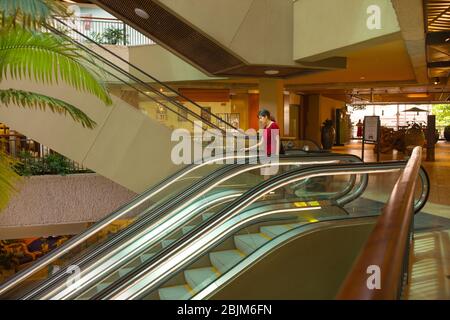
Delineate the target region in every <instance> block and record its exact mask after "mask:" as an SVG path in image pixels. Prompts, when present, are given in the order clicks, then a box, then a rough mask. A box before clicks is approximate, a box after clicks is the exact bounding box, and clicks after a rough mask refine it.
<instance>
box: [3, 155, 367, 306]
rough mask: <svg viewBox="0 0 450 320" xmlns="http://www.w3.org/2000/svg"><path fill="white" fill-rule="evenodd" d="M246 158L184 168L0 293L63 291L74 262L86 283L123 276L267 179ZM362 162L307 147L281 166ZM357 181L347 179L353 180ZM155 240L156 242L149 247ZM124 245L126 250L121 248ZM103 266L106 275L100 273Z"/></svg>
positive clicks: (6, 295) (23, 273)
mask: <svg viewBox="0 0 450 320" xmlns="http://www.w3.org/2000/svg"><path fill="white" fill-rule="evenodd" d="M236 157H237V156H230V158H232V159H233V161H234V162H238V161H237V159H236ZM241 160H242V159H241ZM244 160H246V162H247V164H246V163H245V161H244V163H242V164H231V165H225V164H222V165H218V164H214V163H213V162H214V161H216V160H213V161H211V163H208V162H206V163H205V164H200V165H192V166H189V167H186V168H184V169H182V170H181V171H180V172H178V173H177V174H175V175H173V176H172V177H170V178H167V179H165V180H164V181H162V182H161V183H160V184H158V185H156V186H155V187H153V188H150V189H149V190H148V191H147V192H145V193H143V194H142V195H140V196H138V197H137V198H136V199H134V200H133V201H132V202H131V203H129V204H127V205H125V206H124V207H122V208H120V209H118V210H117V211H116V212H114V213H113V214H111V215H110V216H108V217H107V218H105V219H103V220H102V221H99V222H98V223H96V224H95V225H94V226H92V227H91V228H90V229H88V230H87V231H86V232H84V233H83V234H81V235H79V236H76V237H74V238H73V239H71V240H70V241H68V242H67V243H66V244H65V245H64V246H62V247H60V248H58V249H57V250H55V251H53V252H51V253H50V254H48V255H47V256H45V257H43V258H42V259H40V260H38V261H37V262H36V263H35V264H34V265H32V266H31V267H30V268H28V269H25V270H23V271H21V272H19V273H18V274H17V275H16V276H15V277H14V278H13V279H10V280H9V281H7V282H6V283H4V284H3V285H2V286H1V287H0V297H1V298H3V299H7V298H18V297H21V296H23V295H24V294H25V293H26V292H27V291H30V289H31V288H36V289H35V290H32V293H30V295H27V296H29V297H35V296H37V295H38V294H39V295H42V294H44V292H46V291H49V290H50V291H52V292H54V290H55V288H59V289H58V290H61V284H62V286H65V283H66V282H65V281H66V280H67V278H68V277H69V276H70V274H67V273H66V272H67V270H68V269H70V266H77V267H78V268H81V269H82V273H83V275H86V277H84V276H83V277H82V279H84V280H85V279H88V278H89V276H91V275H92V274H94V275H95V277H91V278H89V281H88V282H86V284H85V285H86V286H88V285H92V283H93V282H95V281H96V282H101V281H103V282H102V283H108V282H109V281H108V280H109V279H108V278H107V277H106V276H107V275H108V272H110V273H115V274H119V275H124V274H125V273H126V272H127V271H131V270H130V269H129V265H133V264H134V265H135V264H136V261H131V262H130V261H129V260H130V259H132V258H133V257H134V258H135V260H139V259H141V262H144V260H146V259H148V258H150V257H151V253H152V252H151V251H152V250H154V251H158V249H164V247H165V246H166V245H168V244H170V242H171V241H173V240H174V239H176V238H177V237H180V236H182V235H183V234H184V233H187V232H189V230H191V229H192V227H193V226H194V225H195V224H194V225H192V222H193V221H194V220H195V219H197V222H200V221H199V220H198V218H199V217H200V215H202V214H203V211H204V210H210V211H211V210H219V209H220V208H222V207H223V206H224V205H225V204H226V203H227V201H231V200H233V199H236V198H237V197H238V196H240V195H241V194H242V193H244V192H245V191H248V190H249V189H250V188H251V187H252V186H255V185H257V184H259V183H260V182H261V181H263V179H264V176H261V173H260V169H261V167H263V166H264V165H261V164H258V163H256V164H249V162H252V161H251V160H252V158H248V157H247V158H244ZM360 161H361V160H360V159H359V158H358V157H355V156H351V155H338V154H324V153H307V152H304V153H300V154H297V155H291V156H289V155H288V156H285V157H282V158H281V159H280V164H279V167H280V173H282V172H286V171H289V170H291V169H292V168H298V167H304V166H307V165H314V164H330V163H348V162H353V163H357V162H360ZM354 183H355V182H354V181H349V184H351V185H353V184H354ZM347 189H348V188H347ZM341 193H342V192H341ZM333 196H334V197H336V196H337V195H336V194H335V193H330V194H329V195H327V197H329V198H332V197H333ZM206 216H207V215H205V216H204V217H206ZM200 220H201V219H200ZM118 222H120V229H119V230H118V232H117V233H116V234H113V233H112V234H109V235H107V236H104V235H102V234H105V230H107V229H108V228H109V227H110V226H111V225H112V224H114V223H118ZM169 233H170V234H169ZM151 245H153V247H151V248H149V246H151ZM163 246H164V247H163ZM122 248H126V250H128V251H123V250H121V249H122ZM133 248H134V249H135V252H133V254H130V252H129V251H130V250H133ZM149 251H150V252H149ZM102 255H103V256H102ZM120 255H121V256H120ZM118 257H121V259H118ZM105 262H108V263H105ZM127 263H128V264H127ZM99 268H100V269H99ZM58 270H60V271H59V272H58ZM99 270H101V271H102V274H97V273H98V271H99ZM105 270H106V271H107V272H106V271H105ZM53 273H55V274H53ZM102 283H99V284H100V286H99V287H98V288H96V290H97V289H99V288H100V289H102V286H101V284H102ZM93 293H94V294H96V292H93Z"/></svg>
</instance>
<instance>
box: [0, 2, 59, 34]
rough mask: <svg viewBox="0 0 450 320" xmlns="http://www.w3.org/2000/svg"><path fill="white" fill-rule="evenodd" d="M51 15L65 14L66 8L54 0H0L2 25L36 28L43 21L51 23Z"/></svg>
mask: <svg viewBox="0 0 450 320" xmlns="http://www.w3.org/2000/svg"><path fill="white" fill-rule="evenodd" d="M52 15H58V16H67V15H68V12H67V8H66V7H65V6H64V5H63V4H62V3H61V2H59V1H55V0H0V17H1V24H2V26H3V27H10V26H13V27H14V26H17V25H19V26H22V27H24V28H32V29H37V28H39V27H40V26H41V25H42V24H43V23H51V19H52Z"/></svg>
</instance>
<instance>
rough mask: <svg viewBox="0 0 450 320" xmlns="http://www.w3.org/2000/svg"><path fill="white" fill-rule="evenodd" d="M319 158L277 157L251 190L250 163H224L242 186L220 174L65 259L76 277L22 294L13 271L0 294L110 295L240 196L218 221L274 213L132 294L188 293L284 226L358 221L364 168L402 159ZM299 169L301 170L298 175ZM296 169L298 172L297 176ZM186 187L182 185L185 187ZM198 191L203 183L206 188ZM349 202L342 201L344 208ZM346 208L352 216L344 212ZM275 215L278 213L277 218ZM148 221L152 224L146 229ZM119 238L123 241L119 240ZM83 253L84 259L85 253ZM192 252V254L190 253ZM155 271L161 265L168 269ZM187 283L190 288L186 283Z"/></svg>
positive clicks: (62, 276) (61, 277) (425, 185)
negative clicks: (187, 199) (273, 171)
mask: <svg viewBox="0 0 450 320" xmlns="http://www.w3.org/2000/svg"><path fill="white" fill-rule="evenodd" d="M324 156H325V155H323V154H320V155H315V156H311V155H309V156H308V157H305V156H304V159H303V161H302V160H300V159H297V160H296V161H293V159H292V158H291V159H289V158H287V159H283V160H282V161H285V164H286V169H287V170H286V171H285V173H281V174H279V175H277V176H276V177H274V178H271V179H270V180H267V181H265V180H264V181H263V180H262V179H260V180H257V181H255V182H254V183H253V186H254V187H253V188H251V186H252V185H251V184H249V185H247V183H248V178H249V176H250V175H251V172H252V169H249V168H247V171H244V173H242V172H241V173H240V174H238V175H236V172H239V171H240V170H241V171H242V168H241V169H237V171H235V169H231V170H230V171H228V173H227V174H226V175H228V176H233V175H235V176H236V177H240V179H244V180H246V184H245V186H246V187H245V188H244V189H240V190H239V188H238V189H235V188H236V183H235V182H234V181H233V180H232V178H231V180H230V179H226V180H228V182H227V183H229V185H227V184H222V185H220V183H219V184H217V185H216V188H210V189H209V191H210V192H209V193H208V192H207V193H206V194H205V197H203V195H201V196H200V197H199V196H198V194H197V197H195V195H194V198H195V199H196V201H193V202H191V203H192V204H194V203H198V204H199V205H193V206H191V207H189V204H190V203H188V204H187V205H185V206H181V207H179V208H178V210H176V208H175V210H174V211H173V212H174V214H169V213H166V214H165V218H167V219H162V220H161V219H160V220H153V221H151V220H150V221H151V222H149V221H148V220H146V219H140V220H137V222H136V223H134V224H133V225H130V228H127V229H125V230H124V231H125V232H121V233H119V234H117V235H116V236H115V237H113V238H112V241H109V242H110V243H109V244H108V243H107V242H106V243H104V244H106V246H103V254H102V250H100V249H101V248H102V247H101V246H100V248H99V247H98V246H97V247H94V248H91V250H88V252H87V253H86V252H84V259H83V258H82V259H79V260H78V261H77V260H76V259H75V260H71V262H70V265H78V266H82V275H81V277H80V278H79V279H77V281H76V283H74V284H73V285H69V284H67V278H69V276H68V275H67V274H66V273H65V272H60V273H57V274H55V275H54V276H53V277H49V280H46V279H45V280H46V281H43V282H42V283H40V284H39V285H36V283H34V289H33V290H31V291H29V292H28V293H26V294H25V295H24V292H26V291H27V290H29V289H30V288H29V287H28V288H26V287H25V288H24V287H23V283H24V279H26V277H23V276H22V277H20V276H19V278H18V279H15V280H14V279H13V281H12V282H11V284H10V288H9V290H5V286H2V287H1V288H0V290H1V292H2V293H3V292H5V294H2V298H12V297H16V298H17V297H22V298H24V299H89V298H91V299H92V298H93V299H99V298H102V297H108V298H113V297H116V295H111V294H112V292H117V290H118V289H117V288H118V287H119V288H120V287H121V286H124V285H125V284H127V283H129V282H130V281H131V280H130V279H133V278H134V277H136V275H137V274H143V273H142V272H143V271H142V270H145V268H147V267H149V266H154V265H156V264H157V263H158V261H165V260H166V259H167V258H164V259H163V258H162V257H164V256H165V255H166V254H167V253H169V252H171V251H172V250H175V251H176V250H178V247H179V245H180V243H182V242H183V241H185V240H186V239H189V238H190V237H193V236H194V235H196V233H198V230H202V228H204V227H205V224H206V225H207V224H210V223H214V221H215V220H217V219H218V217H219V218H220V217H221V216H223V215H225V214H227V215H228V214H229V212H230V208H232V207H233V206H237V207H239V206H241V204H242V203H243V202H244V203H245V202H247V201H243V200H245V199H246V198H248V197H250V198H252V199H253V200H252V201H253V202H254V203H251V205H249V207H248V210H247V211H245V212H244V213H243V214H239V215H237V216H236V217H235V218H234V219H237V220H233V219H231V220H230V221H231V222H228V223H226V224H224V225H227V226H233V225H236V226H239V225H241V224H242V223H243V221H244V223H248V222H253V221H254V219H255V217H267V216H272V215H274V216H275V218H273V217H271V219H269V220H270V221H264V223H262V224H260V222H259V221H258V225H257V226H252V227H248V228H245V230H244V231H241V232H240V233H239V232H238V233H237V234H236V233H233V234H232V235H230V236H229V239H228V240H227V241H226V242H225V244H223V245H222V246H219V248H218V249H217V248H215V249H214V250H211V252H210V253H211V254H209V253H208V254H207V255H208V256H209V258H205V257H203V258H202V259H199V261H200V262H196V264H194V267H192V268H191V267H190V268H188V270H185V271H186V272H187V271H189V272H187V275H186V273H185V272H184V271H183V272H182V273H183V274H184V276H183V277H181V276H179V277H178V279H177V280H170V279H168V280H169V281H168V283H167V285H166V284H164V285H163V287H162V288H160V289H161V293H160V292H159V291H158V293H157V295H156V296H155V292H154V290H153V291H152V292H151V293H148V294H146V295H145V296H139V298H146V297H153V298H155V297H160V298H176V297H178V298H186V297H191V296H193V294H192V292H196V291H197V290H198V286H199V285H201V286H205V284H208V282H211V281H212V280H213V279H215V278H214V277H213V276H211V275H212V274H214V275H215V276H216V277H219V275H220V274H221V273H224V272H225V271H226V270H228V269H229V268H231V266H232V264H230V261H231V262H233V261H234V262H237V261H240V260H242V261H247V259H244V258H246V257H247V256H251V255H252V254H253V251H254V250H256V251H257V250H259V247H260V246H261V245H267V244H268V243H272V241H271V240H273V239H276V238H277V237H278V236H280V235H282V234H283V232H284V233H286V232H287V231H291V230H297V229H299V228H304V227H305V226H308V225H310V224H315V223H318V222H322V221H326V220H328V219H335V218H338V219H339V220H341V219H348V218H352V219H360V217H361V214H359V215H357V214H355V210H353V209H354V208H352V206H353V207H358V208H359V209H361V211H362V212H363V215H364V212H368V211H370V210H368V209H369V208H368V206H367V205H361V204H360V203H357V201H358V198H360V197H361V195H362V193H363V192H364V190H365V189H366V186H367V172H377V173H383V172H387V173H388V174H389V175H392V172H393V171H399V169H401V168H402V167H403V166H404V162H394V163H388V164H379V165H362V166H363V167H362V168H359V167H358V166H361V164H354V165H352V166H351V167H349V166H345V165H339V164H336V165H329V164H328V165H327V164H326V163H327V162H328V163H329V162H330V160H331V159H333V158H334V159H333V160H332V162H333V163H336V160H337V159H338V158H339V157H342V156H339V155H328V156H325V158H323V157H324ZM326 157H328V159H326ZM307 158H309V160H307ZM314 158H315V159H314ZM355 160H357V158H356V159H355V158H353V159H351V156H350V158H348V156H347V159H345V158H341V159H340V160H339V161H340V162H341V163H342V162H343V163H345V162H348V161H350V162H351V161H353V162H355ZM308 161H309V164H310V166H307V167H306V168H305V167H304V166H302V165H299V164H300V163H301V162H305V163H307V162H308ZM321 161H322V165H321V167H317V168H319V169H317V168H314V167H311V165H312V164H314V163H320V162H321ZM292 162H293V163H294V166H293V167H294V169H293V170H292V168H290V164H292ZM356 162H358V161H356ZM327 166H330V167H327ZM333 166H337V169H339V170H344V171H337V172H334V171H333V170H336V168H333ZM339 166H340V167H339ZM353 166H356V168H357V170H359V171H363V173H361V174H358V173H357V172H355V173H352V172H353V171H351V170H350V168H353ZM308 168H309V169H308ZM289 169H291V170H289ZM302 170H303V171H302ZM314 170H316V171H317V170H321V173H320V175H319V176H314V175H311V174H309V175H307V173H308V172H312V173H314ZM364 170H365V171H364ZM216 171H220V170H216ZM324 172H325V173H324ZM340 172H345V174H346V177H345V178H344V179H340V178H339V177H340V176H341V175H340ZM301 174H303V176H302V175H301ZM299 175H300V176H301V178H299ZM357 175H359V176H357ZM305 176H307V178H306V180H305V179H304V178H305ZM322 176H326V177H328V178H330V177H332V181H330V180H326V179H325V180H323V178H324V177H322ZM420 176H421V177H420V178H421V181H422V183H421V184H420V185H421V189H420V190H419V192H418V200H417V202H416V210H417V211H418V210H420V208H421V207H423V205H424V204H425V202H426V198H427V194H428V192H429V181H428V178H427V176H426V173H425V172H424V171H422V172H421V175H420ZM216 178H217V176H216ZM280 179H281V180H280ZM202 180H203V179H202ZM219 180H220V179H219ZM226 180H225V181H226ZM261 181H262V182H261ZM280 181H282V182H283V183H284V184H283V186H284V185H287V186H288V187H286V188H282V192H281V193H280V192H279V191H280V190H281V189H280V190H278V189H277V188H276V187H274V185H275V186H276V184H279V183H280ZM302 182H303V183H302ZM230 186H231V188H230ZM243 186H244V185H243ZM269 186H271V188H272V189H274V190H275V191H269V192H268V193H266V194H264V195H263V197H264V199H259V200H258V201H256V199H255V198H254V195H255V194H258V192H257V191H258V190H260V189H261V188H263V190H267V188H268V187H269ZM311 186H312V188H311ZM227 188H228V191H226V189H227ZM187 189H190V187H188V188H187ZM206 189H208V187H207V188H206ZM245 189H246V190H245ZM233 190H236V194H234V195H232V194H233ZM185 192H186V191H183V192H181V193H185ZM224 192H225V193H227V192H228V194H224ZM255 192H257V193H255ZM272 192H273V194H272ZM181 193H180V194H181ZM180 194H178V195H176V196H175V197H174V198H175V199H179V198H180V196H181V195H180ZM216 195H218V197H219V198H222V201H219V202H217V203H215V202H214V201H211V199H213V198H214V197H215V196H216ZM230 195H232V196H230ZM223 196H225V197H223ZM205 199H206V200H207V201H206V203H208V202H209V203H211V205H210V206H204V205H203V204H204V203H205V202H203V204H202V200H205ZM260 200H262V201H260ZM354 203H355V204H354ZM349 205H350V207H348V206H349ZM378 205H379V204H378ZM166 208H167V207H166ZM166 210H168V209H166ZM155 212H157V211H153V212H152V213H153V215H155V214H156V213H155ZM166 212H167V211H166ZM231 212H233V210H231ZM349 212H351V213H352V214H349ZM293 213H295V215H292V214H293ZM286 214H287V215H286ZM277 215H281V217H282V218H280V217H278V216H277ZM149 216H151V214H149ZM372 216H373V215H369V217H372ZM246 219H247V220H246ZM280 220H282V223H280ZM140 222H143V223H144V226H145V227H144V228H141V229H139V228H133V226H134V225H138V224H139V223H140ZM164 223H165V225H164ZM150 225H153V229H152V227H150ZM169 226H170V227H169ZM158 227H159V231H158ZM126 231H129V232H126ZM227 232H228V231H227ZM127 233H128V234H130V233H132V235H131V236H130V237H128V238H127V237H126V235H127ZM115 238H116V240H117V238H119V240H120V239H121V238H125V241H122V242H119V241H114V239H115ZM127 239H128V241H126V240H127ZM215 240H216V239H215V238H214V237H213V238H209V240H208V241H207V243H208V244H213V243H214V241H215ZM111 242H113V243H114V242H116V243H117V242H119V243H118V245H116V246H114V245H111ZM133 246H134V247H133ZM70 249H71V248H66V250H65V251H66V252H67V251H68V250H69V251H70ZM105 251H106V254H105ZM188 251H189V250H188ZM193 252H195V253H197V252H201V251H198V250H194V251H193ZM193 252H192V250H191V252H190V253H189V255H188V257H189V259H188V258H186V259H187V261H189V260H190V258H191V257H194V255H192V253H193ZM86 256H87V257H88V258H86ZM195 257H197V256H196V255H195ZM83 260H84V262H83ZM50 264H51V261H50V263H49V262H48V261H47V263H42V264H41V266H40V268H41V269H42V268H46V267H48V266H49V265H50ZM163 269H164V270H166V271H168V270H171V269H170V268H163ZM219 270H221V271H219ZM173 272H174V270H172V271H171V272H170V274H173ZM144 274H146V273H144ZM150 274H152V275H155V274H157V272H156V273H154V272H152V273H150ZM205 277H206V278H205ZM181 278H183V279H185V282H184V283H181V282H182V281H181V280H180V279H181ZM187 279H189V280H187ZM195 279H197V280H195ZM202 279H203V280H202ZM205 279H206V280H205ZM200 280H202V281H200ZM161 281H162V280H161ZM161 281H159V282H161ZM199 281H200V282H199ZM205 281H206V282H205ZM163 282H164V281H163ZM189 282H190V285H192V286H193V287H189V286H188V285H187V284H188V283H189ZM137 283H145V281H143V280H142V279H140V280H139V281H138V282H137ZM175 284H176V285H175ZM183 288H184V289H183ZM194 288H195V289H194ZM150 291H151V290H150ZM8 292H9V293H8ZM117 297H120V298H123V296H122V295H118V296H117ZM127 298H128V297H127Z"/></svg>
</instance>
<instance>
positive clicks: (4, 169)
mask: <svg viewBox="0 0 450 320" xmlns="http://www.w3.org/2000/svg"><path fill="white" fill-rule="evenodd" d="M15 162H16V161H15V160H13V159H11V158H10V157H9V156H8V155H6V154H5V153H4V152H2V151H0V210H2V209H4V208H5V207H6V206H7V205H8V202H9V199H10V198H11V195H13V194H14V193H15V192H17V187H16V184H17V182H18V181H19V180H20V176H19V175H18V174H17V173H16V172H15V171H14V169H13V164H14V163H15Z"/></svg>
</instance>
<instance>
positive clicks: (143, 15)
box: [134, 8, 150, 19]
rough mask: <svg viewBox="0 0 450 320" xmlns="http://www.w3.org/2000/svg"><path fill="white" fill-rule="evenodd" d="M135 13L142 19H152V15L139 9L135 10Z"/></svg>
mask: <svg viewBox="0 0 450 320" xmlns="http://www.w3.org/2000/svg"><path fill="white" fill-rule="evenodd" d="M134 13H136V14H137V15H138V16H139V17H141V18H142V19H148V18H150V15H149V14H148V13H147V12H145V11H144V10H142V9H139V8H136V9H134Z"/></svg>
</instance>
